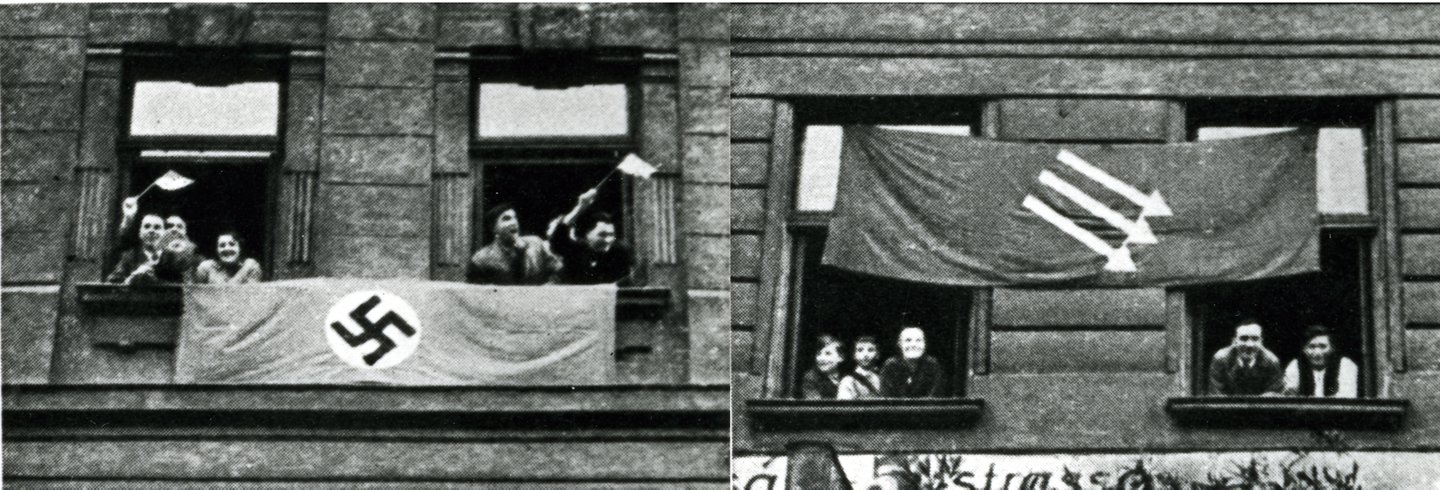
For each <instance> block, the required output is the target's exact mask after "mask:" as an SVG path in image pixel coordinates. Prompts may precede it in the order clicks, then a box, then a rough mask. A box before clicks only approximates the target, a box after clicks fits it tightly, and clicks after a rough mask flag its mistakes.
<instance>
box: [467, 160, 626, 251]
mask: <svg viewBox="0 0 1440 490" xmlns="http://www.w3.org/2000/svg"><path fill="white" fill-rule="evenodd" d="M612 168H613V166H612V165H608V164H591V165H491V166H488V167H485V168H484V169H482V170H481V171H482V172H483V179H482V180H483V184H482V187H483V191H482V196H481V199H480V201H481V202H484V203H486V206H494V205H498V204H500V203H509V204H511V205H513V206H514V207H515V215H516V217H517V218H519V221H520V232H521V234H522V235H535V236H539V237H545V236H548V231H549V226H550V222H551V220H553V219H555V218H558V217H560V216H562V215H564V214H565V213H568V212H570V210H571V209H572V208H574V207H575V201H576V199H577V198H578V197H579V196H580V194H581V193H583V192H585V191H586V190H588V189H590V188H592V187H595V186H596V185H597V184H600V179H602V178H605V177H606V175H607V174H610V170H611V169H612ZM623 202H624V186H623V185H622V176H620V175H609V178H605V183H604V184H603V185H601V186H600V194H599V196H598V197H597V198H596V202H595V204H594V205H592V206H591V208H590V209H591V210H592V211H598V212H606V213H610V215H611V216H615V217H616V219H617V220H618V219H620V218H619V217H620V216H621V215H622V211H623V206H622V203H623ZM477 216H483V214H477ZM615 225H616V234H617V235H619V236H620V238H621V239H625V232H624V229H623V228H624V226H622V225H623V223H622V222H618V221H617V222H616V223H615ZM493 226H494V223H480V226H479V228H480V233H483V235H482V236H483V237H484V239H483V240H481V241H480V243H488V242H489V241H490V237H491V234H493V233H494V230H492V227H493Z"/></svg>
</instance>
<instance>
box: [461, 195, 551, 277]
mask: <svg viewBox="0 0 1440 490" xmlns="http://www.w3.org/2000/svg"><path fill="white" fill-rule="evenodd" d="M485 224H487V225H489V226H490V229H491V230H492V235H493V236H494V238H493V239H491V240H490V243H489V244H488V245H485V246H484V247H482V248H481V249H480V250H477V251H476V252H475V255H473V256H471V257H470V264H469V266H468V267H466V271H465V282H468V283H471V284H500V285H535V284H545V283H546V282H549V281H550V280H551V279H552V278H553V277H554V275H555V272H556V270H557V269H559V268H560V260H559V259H558V258H556V257H555V256H554V255H551V254H550V251H549V250H546V249H545V241H544V240H541V239H540V237H537V236H534V235H521V234H520V218H519V216H518V215H516V214H515V208H514V206H512V205H510V204H500V205H497V206H495V207H493V208H491V209H490V211H488V212H486V213H485Z"/></svg>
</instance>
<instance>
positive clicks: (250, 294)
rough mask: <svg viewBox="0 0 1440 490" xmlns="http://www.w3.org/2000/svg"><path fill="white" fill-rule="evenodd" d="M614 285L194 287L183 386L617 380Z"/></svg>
mask: <svg viewBox="0 0 1440 490" xmlns="http://www.w3.org/2000/svg"><path fill="white" fill-rule="evenodd" d="M615 291H616V289H615V286H613V285H601V286H524V287H520V286H475V285H468V284H460V283H452V282H430V281H405V280H378V281H377V280H355V279H304V280H294V281H279V282H270V283H260V284H249V285H233V286H232V285H224V286H210V285H196V286H186V287H185V312H184V314H183V316H182V320H181V331H180V341H179V347H178V348H177V351H176V361H175V366H176V367H175V381H176V382H177V383H222V384H223V383H239V384H247V383H254V384H292V383H293V384H355V383H367V384H394V385H489V386H504V385H517V386H547V385H555V386H571V385H600V384H608V383H613V382H614V380H615V374H614V373H615V368H614V365H615V363H614V358H613V354H614V339H615Z"/></svg>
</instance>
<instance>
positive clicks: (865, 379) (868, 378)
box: [837, 335, 880, 400]
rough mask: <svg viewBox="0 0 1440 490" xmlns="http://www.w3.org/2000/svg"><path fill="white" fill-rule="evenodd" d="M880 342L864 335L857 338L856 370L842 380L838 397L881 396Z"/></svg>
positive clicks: (862, 397)
mask: <svg viewBox="0 0 1440 490" xmlns="http://www.w3.org/2000/svg"><path fill="white" fill-rule="evenodd" d="M879 347H880V346H879V343H877V342H876V341H875V337H873V336H870V335H864V336H861V337H859V338H857V339H855V346H854V353H853V354H852V355H853V356H854V358H855V371H854V372H851V373H850V374H847V375H845V378H844V379H842V380H840V391H839V395H838V397H837V398H839V399H841V400H868V399H871V398H880V373H878V372H877V371H878V369H877V368H879V364H880V363H879V361H880V349H879Z"/></svg>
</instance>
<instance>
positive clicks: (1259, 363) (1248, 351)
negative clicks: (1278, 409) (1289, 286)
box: [1210, 319, 1284, 396]
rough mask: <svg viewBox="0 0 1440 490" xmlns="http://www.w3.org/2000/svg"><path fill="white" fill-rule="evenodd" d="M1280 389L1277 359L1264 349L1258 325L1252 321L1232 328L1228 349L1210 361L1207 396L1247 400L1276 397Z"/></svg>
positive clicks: (1278, 361) (1218, 353) (1217, 353)
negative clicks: (1249, 397)
mask: <svg viewBox="0 0 1440 490" xmlns="http://www.w3.org/2000/svg"><path fill="white" fill-rule="evenodd" d="M1283 388H1284V385H1283V384H1282V379H1281V371H1280V358H1278V357H1275V354H1274V353H1272V352H1270V350H1269V349H1266V348H1265V345H1264V337H1263V334H1262V329H1261V328H1260V324H1259V323H1258V322H1256V321H1255V320H1253V319H1245V320H1241V321H1240V323H1239V324H1238V325H1236V326H1235V337H1234V339H1233V340H1232V341H1231V343H1230V346H1229V347H1225V348H1223V349H1220V350H1219V351H1217V352H1216V353H1215V357H1214V358H1212V359H1211V360H1210V394H1211V395H1228V396H1251V395H1265V394H1279V393H1280V392H1281V390H1282V389H1283Z"/></svg>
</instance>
